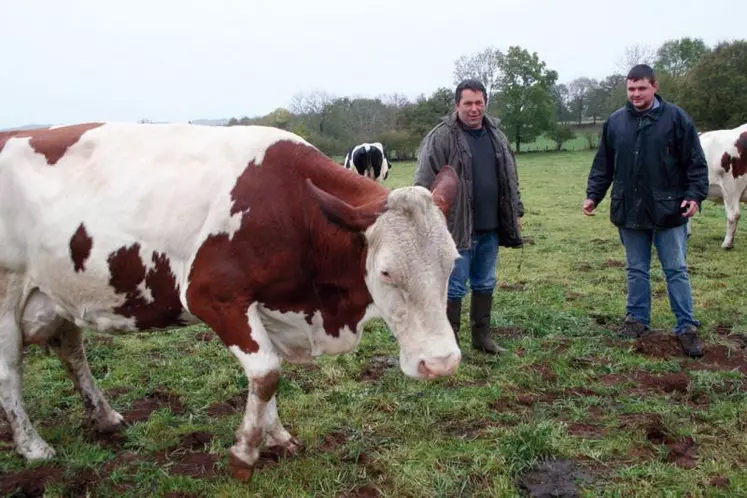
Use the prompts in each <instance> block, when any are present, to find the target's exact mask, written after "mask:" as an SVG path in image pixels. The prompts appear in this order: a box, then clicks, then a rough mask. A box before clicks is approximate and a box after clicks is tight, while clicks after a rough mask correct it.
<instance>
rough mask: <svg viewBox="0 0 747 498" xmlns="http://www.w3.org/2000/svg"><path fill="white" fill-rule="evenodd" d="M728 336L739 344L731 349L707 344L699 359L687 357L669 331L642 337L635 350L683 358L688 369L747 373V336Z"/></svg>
mask: <svg viewBox="0 0 747 498" xmlns="http://www.w3.org/2000/svg"><path fill="white" fill-rule="evenodd" d="M727 337H729V338H732V339H733V340H734V341H735V342H737V343H738V344H739V346H737V347H735V348H734V349H730V348H729V347H727V346H724V345H722V344H716V345H708V344H706V345H705V347H704V355H703V357H702V358H700V359H698V360H695V359H690V358H687V357H685V356H684V354H683V353H682V350H681V348H680V345H679V343H678V342H677V338H676V337H675V335H674V334H672V333H667V332H657V333H651V334H648V335H646V336H643V337H641V338H640V339H638V340H637V341H636V343H635V350H636V351H637V352H638V353H641V354H643V355H646V356H650V357H653V358H661V359H671V358H683V362H682V366H683V368H687V369H688V370H711V371H718V370H738V371H740V372H742V373H743V374H747V354H746V353H745V351H744V350H743V349H744V345H747V337H744V336H742V335H741V334H730V335H729V336H727Z"/></svg>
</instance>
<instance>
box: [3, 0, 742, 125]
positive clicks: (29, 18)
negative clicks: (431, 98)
mask: <svg viewBox="0 0 747 498" xmlns="http://www.w3.org/2000/svg"><path fill="white" fill-rule="evenodd" d="M744 19H747V1H743V0H707V1H706V0H648V1H646V0H629V1H615V2H613V1H604V0H575V1H574V0H568V1H562V0H557V1H553V0H525V1H524V2H520V1H518V0H513V1H510V2H509V1H502V0H483V1H479V2H475V1H473V2H464V1H461V2H460V1H446V0H376V1H372V0H349V1H342V0H339V1H334V0H271V1H269V0H178V1H177V0H148V1H146V0H127V1H120V2H113V1H109V0H46V1H45V0H0V47H2V64H1V66H0V67H2V70H1V71H0V128H5V127H11V126H20V125H25V124H29V123H44V124H47V123H54V124H59V123H70V122H80V121H89V120H107V121H135V120H138V119H141V118H147V119H151V120H154V121H186V120H189V119H199V118H228V117H231V116H237V117H240V116H243V115H248V116H257V115H261V114H265V113H267V112H269V111H271V110H273V109H274V108H276V107H278V106H288V105H289V104H290V101H291V98H292V96H293V95H294V94H296V93H298V92H310V91H313V90H325V91H327V92H329V93H331V94H333V95H336V96H345V95H346V96H350V97H354V96H367V97H375V96H378V95H381V94H388V93H394V92H398V93H402V94H405V95H406V96H408V97H410V98H414V97H416V96H417V95H419V94H421V93H423V94H425V95H429V94H430V93H431V92H433V90H435V89H436V88H438V87H440V86H448V87H452V86H453V76H452V71H453V69H454V61H455V60H456V59H457V58H458V57H459V56H460V55H462V54H468V53H472V52H476V51H480V50H482V49H484V48H487V47H489V46H492V47H495V48H499V49H501V50H504V51H505V50H506V49H507V48H508V47H509V46H511V45H520V46H522V47H523V48H526V49H528V50H529V51H530V52H532V51H536V52H537V53H538V55H539V57H540V58H541V59H542V60H544V61H545V62H546V63H547V64H548V66H549V67H550V68H552V69H555V70H556V71H558V73H559V75H560V78H559V80H560V81H561V82H568V81H570V80H572V79H574V78H576V77H579V76H589V77H595V78H603V77H605V76H607V75H608V74H611V73H612V72H615V71H616V70H617V63H618V62H619V60H620V59H621V57H622V55H623V53H624V50H625V47H626V46H627V45H633V44H642V45H650V46H652V47H653V48H657V47H658V46H659V45H660V44H661V43H662V42H663V41H665V40H668V39H674V38H681V37H685V36H690V37H698V38H702V39H703V40H704V41H705V42H706V43H707V44H708V45H711V46H712V45H714V44H715V43H717V42H719V41H729V40H733V39H737V38H744V37H747V30H745V24H744V22H743V20H744Z"/></svg>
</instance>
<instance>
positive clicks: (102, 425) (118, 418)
mask: <svg viewBox="0 0 747 498" xmlns="http://www.w3.org/2000/svg"><path fill="white" fill-rule="evenodd" d="M92 424H93V428H94V429H95V430H96V432H98V433H99V434H114V433H115V432H122V431H123V430H124V429H125V428H127V426H128V425H129V424H127V422H126V421H125V419H124V417H123V416H122V415H120V414H119V413H117V412H115V411H113V410H112V412H111V413H110V414H109V415H108V416H106V417H101V418H98V419H96V420H93V421H92Z"/></svg>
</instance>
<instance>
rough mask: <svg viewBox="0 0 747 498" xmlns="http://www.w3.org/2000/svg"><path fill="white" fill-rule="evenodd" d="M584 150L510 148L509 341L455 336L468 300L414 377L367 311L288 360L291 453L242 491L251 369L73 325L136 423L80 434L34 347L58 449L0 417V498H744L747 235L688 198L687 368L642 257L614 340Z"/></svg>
mask: <svg viewBox="0 0 747 498" xmlns="http://www.w3.org/2000/svg"><path fill="white" fill-rule="evenodd" d="M591 159H592V152H589V151H585V152H568V153H558V154H528V155H520V156H519V159H518V160H519V173H520V177H521V182H522V194H523V199H524V202H525V205H526V209H527V214H526V217H525V236H526V237H527V238H528V239H529V243H528V244H527V245H526V246H525V247H524V248H523V249H511V250H508V249H505V248H503V249H502V250H501V253H500V262H499V272H498V275H499V284H500V288H499V289H498V290H497V292H496V294H495V308H494V311H493V315H492V324H493V326H494V327H495V329H494V336H495V337H496V338H497V340H498V341H499V343H500V344H502V345H503V346H504V347H507V348H508V349H509V350H510V353H509V354H507V355H505V356H502V357H499V358H494V357H487V356H485V355H482V354H479V353H475V352H473V351H472V350H471V349H470V348H469V337H468V334H469V332H468V318H467V310H468V307H466V308H465V315H464V317H463V319H464V321H463V325H464V327H463V328H464V332H463V336H462V344H463V350H464V360H463V363H462V366H461V367H460V369H459V371H458V373H457V374H456V375H455V376H454V377H452V378H449V379H444V380H440V381H434V382H429V383H426V382H422V381H415V380H411V379H408V378H406V377H405V376H404V375H403V374H402V373H401V371H400V370H399V369H398V367H397V366H396V365H395V364H394V361H393V358H396V355H397V351H398V349H397V345H396V343H395V342H394V341H393V339H392V338H391V335H390V334H389V332H388V330H387V328H386V326H385V325H383V324H382V323H381V322H378V321H375V322H372V323H370V325H369V326H368V327H367V331H366V334H365V336H364V339H363V342H362V345H361V347H360V348H359V349H358V350H357V351H356V352H355V353H353V354H350V355H346V356H339V357H325V358H320V359H319V360H318V361H317V362H316V363H315V364H313V365H310V366H305V367H302V366H287V367H286V368H284V376H283V379H282V382H281V385H280V392H279V396H278V407H279V412H280V417H281V420H282V421H283V422H284V423H285V424H286V427H288V429H289V430H291V432H292V433H294V435H296V436H297V437H299V438H300V439H302V440H303V441H304V442H305V449H304V451H303V452H302V453H301V454H300V455H298V456H296V457H294V458H291V459H282V460H279V461H278V460H275V459H273V458H270V457H264V458H263V459H262V460H261V465H260V468H259V469H258V471H257V472H256V473H255V476H254V480H253V481H252V483H251V484H250V485H248V486H247V485H243V484H241V483H239V482H236V481H234V480H232V479H231V478H230V477H229V475H228V473H227V459H226V455H227V450H228V448H229V447H230V446H231V444H232V443H233V439H234V431H235V429H236V427H237V426H238V424H239V422H240V419H241V413H240V412H241V409H242V405H243V400H244V398H243V395H244V393H245V392H246V387H247V381H246V379H245V377H244V375H243V373H242V370H241V368H240V366H239V364H238V362H237V361H236V360H235V359H234V357H233V356H232V355H231V353H230V352H229V351H228V350H227V349H225V348H224V347H223V346H222V345H221V344H220V341H218V340H213V339H214V336H213V334H212V332H210V331H209V330H207V329H205V328H201V327H193V328H188V329H182V330H179V331H176V332H173V333H162V334H140V335H135V336H127V337H114V338H111V337H106V336H102V335H98V334H89V335H88V341H87V347H88V355H89V360H90V363H91V367H92V369H93V372H94V376H95V377H96V378H97V380H98V381H99V383H100V386H101V387H102V389H104V390H106V392H107V393H108V394H109V396H110V400H111V402H112V404H113V406H114V408H115V409H117V410H119V411H120V412H121V413H123V414H124V415H125V416H126V417H127V419H128V420H129V421H130V422H132V425H131V426H130V427H129V428H128V429H127V430H126V431H125V432H124V433H123V434H122V435H121V436H118V437H110V438H102V437H100V436H97V435H95V434H92V433H91V432H90V431H89V430H87V429H86V428H85V424H84V421H83V403H82V401H81V399H80V397H79V396H78V395H77V394H76V392H75V391H74V389H73V386H72V383H71V381H70V380H69V379H68V378H67V376H66V374H65V372H64V370H63V368H62V367H61V365H60V364H59V361H58V360H57V359H56V357H54V356H47V355H45V354H44V353H43V352H42V351H41V349H39V348H38V347H36V346H33V347H30V348H29V349H28V352H27V357H26V371H25V372H26V377H25V378H26V385H25V391H24V395H25V400H26V406H27V408H28V411H29V412H30V416H31V417H32V420H34V421H35V423H36V424H37V427H38V428H39V430H40V432H41V434H42V435H43V437H45V438H46V440H47V441H48V442H49V443H50V444H52V445H53V446H54V447H55V448H56V450H57V452H58V457H57V458H56V460H55V461H53V462H50V463H47V464H43V465H36V466H27V465H25V464H24V463H23V462H22V460H21V459H20V458H19V457H18V456H16V454H15V453H14V452H13V450H12V444H11V441H10V434H9V432H8V428H7V424H6V423H5V422H4V421H0V495H10V496H13V493H14V492H16V495H17V496H41V495H42V494H43V493H45V496H50V497H58V496H60V497H62V496H86V494H89V495H91V496H117V497H120V496H169V497H178V496H182V497H183V496H211V497H212V496H218V497H223V496H277V497H284V498H285V497H307V496H308V497H322V496H323V497H327V496H328V497H341V496H347V497H375V496H391V497H433V496H442V497H477V496H485V497H487V496H490V497H512V496H522V494H524V493H526V492H527V491H526V490H527V489H531V490H534V492H535V495H536V496H543V495H542V494H541V491H542V489H541V488H540V487H538V485H537V483H538V482H539V481H541V479H542V478H544V479H546V480H549V481H551V482H554V483H555V484H557V485H558V486H560V487H562V488H563V489H565V490H566V491H567V493H568V494H566V495H565V496H574V495H573V494H572V493H573V492H575V491H576V490H577V492H578V493H580V495H581V496H590V497H591V496H677V497H680V496H686V495H687V494H688V493H689V495H690V496H745V495H746V494H747V470H745V469H746V468H747V419H746V418H745V413H746V409H747V395H746V394H745V377H744V376H745V374H747V358H746V355H745V349H744V347H745V343H747V305H745V302H746V301H745V296H747V269H746V268H747V236H739V235H738V236H737V241H736V249H735V250H733V251H731V252H724V251H723V250H722V249H721V248H720V247H719V245H720V242H721V239H722V237H723V229H724V225H725V221H724V217H723V208H722V207H721V206H716V205H714V204H711V203H705V204H704V211H703V212H702V213H700V214H699V215H698V217H697V218H696V223H695V233H694V235H693V238H692V239H691V244H690V258H689V262H690V268H691V272H692V282H693V289H694V298H695V305H696V310H697V317H698V318H699V319H700V320H701V321H702V322H703V329H702V332H703V336H704V339H705V341H706V344H707V351H706V355H705V357H704V358H703V359H702V360H700V361H694V360H689V359H685V358H683V357H682V355H681V354H680V352H679V350H678V348H677V347H676V343H675V342H674V340H673V339H672V335H671V334H670V330H671V327H672V325H673V318H672V316H671V313H670V311H669V304H668V301H667V297H666V287H665V283H664V278H663V273H662V271H661V268H660V266H659V265H658V262H656V263H654V267H653V270H652V278H653V292H654V297H655V299H654V310H653V326H654V327H656V328H657V329H660V332H659V333H657V334H654V335H652V336H651V337H649V338H647V339H644V340H640V341H637V342H635V341H624V340H621V339H618V338H616V336H615V333H614V331H615V329H616V327H617V326H618V324H619V323H620V321H621V319H622V317H623V315H624V308H625V275H624V273H625V269H624V254H623V251H622V247H621V246H620V244H619V241H618V239H617V235H616V232H615V231H614V229H613V227H612V226H611V225H610V223H609V220H608V208H609V204H608V202H607V201H606V200H605V202H603V204H602V205H601V206H600V207H599V209H598V215H597V216H596V217H592V218H587V217H584V216H583V215H582V214H581V203H582V201H583V198H584V190H585V181H586V174H587V171H588V168H589V165H590V162H591ZM412 168H413V165H412V164H403V163H397V164H395V166H394V168H393V170H392V175H391V176H390V178H389V180H388V183H389V185H390V186H392V187H394V186H400V185H406V184H408V183H409V182H410V181H411V178H412ZM743 232H744V231H743ZM545 491H547V489H545ZM544 496H550V495H544Z"/></svg>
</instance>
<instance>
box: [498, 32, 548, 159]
mask: <svg viewBox="0 0 747 498" xmlns="http://www.w3.org/2000/svg"><path fill="white" fill-rule="evenodd" d="M501 73H502V74H501V77H500V80H499V94H498V95H497V98H496V100H497V101H496V102H495V108H496V109H497V111H498V115H499V116H500V118H501V121H502V126H503V128H504V130H505V132H506V135H507V136H508V138H509V140H511V141H512V142H514V143H516V151H517V152H521V144H522V143H530V142H533V141H534V140H535V139H536V138H537V137H538V136H540V135H541V134H542V133H544V132H546V131H549V130H550V129H551V128H552V127H553V126H554V125H555V121H556V119H555V115H556V109H555V100H554V99H553V94H552V87H553V85H555V82H556V81H557V79H558V73H557V72H556V71H553V70H551V69H547V65H546V64H545V62H544V61H542V60H540V58H539V56H538V55H537V53H536V52H534V53H531V54H530V53H529V52H528V51H527V50H525V49H523V48H521V47H518V46H512V47H510V48H509V49H508V52H507V53H506V55H505V57H503V59H502V60H501Z"/></svg>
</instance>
